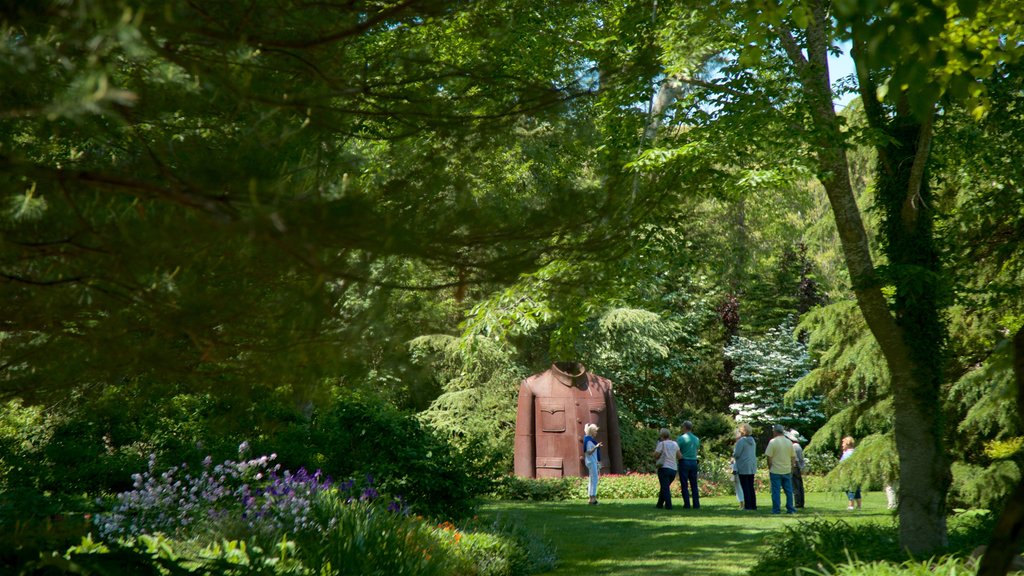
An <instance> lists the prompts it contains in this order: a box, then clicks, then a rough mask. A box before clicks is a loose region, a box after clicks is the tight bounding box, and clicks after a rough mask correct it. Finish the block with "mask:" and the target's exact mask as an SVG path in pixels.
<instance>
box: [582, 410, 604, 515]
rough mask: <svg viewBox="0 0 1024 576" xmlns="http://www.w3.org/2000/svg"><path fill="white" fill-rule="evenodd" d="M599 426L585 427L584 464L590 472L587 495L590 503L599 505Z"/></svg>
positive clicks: (590, 425) (591, 424)
mask: <svg viewBox="0 0 1024 576" xmlns="http://www.w3.org/2000/svg"><path fill="white" fill-rule="evenodd" d="M597 430H598V427H597V424H594V423H590V424H587V425H586V426H584V427H583V432H584V433H585V434H586V436H584V437H583V463H584V464H586V465H587V470H588V471H589V472H590V486H589V487H588V488H587V494H588V495H589V496H590V503H591V504H597V474H598V472H599V471H600V470H601V445H602V444H601V442H598V441H597Z"/></svg>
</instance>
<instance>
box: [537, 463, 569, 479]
mask: <svg viewBox="0 0 1024 576" xmlns="http://www.w3.org/2000/svg"><path fill="white" fill-rule="evenodd" d="M562 475H563V470H562V459H561V458H537V478H561V477H562Z"/></svg>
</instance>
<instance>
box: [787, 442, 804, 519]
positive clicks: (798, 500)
mask: <svg viewBox="0 0 1024 576" xmlns="http://www.w3.org/2000/svg"><path fill="white" fill-rule="evenodd" d="M786 438H787V439H788V440H789V441H790V442H792V443H793V452H794V453H795V454H796V463H795V464H794V465H793V501H794V503H795V504H796V507H797V508H803V507H804V466H806V465H807V461H806V460H804V449H803V448H802V447H801V446H800V441H801V440H803V437H802V436H800V433H799V432H797V431H796V430H790V431H789V432H787V433H786Z"/></svg>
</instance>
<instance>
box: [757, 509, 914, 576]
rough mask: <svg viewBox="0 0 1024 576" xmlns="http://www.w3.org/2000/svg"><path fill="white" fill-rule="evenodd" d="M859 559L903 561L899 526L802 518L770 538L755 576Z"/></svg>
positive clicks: (827, 565)
mask: <svg viewBox="0 0 1024 576" xmlns="http://www.w3.org/2000/svg"><path fill="white" fill-rule="evenodd" d="M849 559H856V560H860V561H864V562H873V561H878V560H891V561H902V560H905V559H906V553H905V552H903V550H902V549H901V547H900V545H899V538H898V537H897V531H896V527H895V526H878V525H875V524H855V525H851V524H849V523H847V522H844V521H843V520H835V521H831V520H826V519H814V520H801V521H800V523H798V524H797V525H796V526H786V527H785V528H784V529H783V530H782V533H781V534H777V535H775V536H774V537H773V538H772V539H770V540H769V543H768V549H767V550H766V551H765V553H764V554H763V555H762V556H761V559H760V560H759V561H758V563H757V564H756V565H755V566H754V567H753V568H751V570H750V574H751V576H767V575H769V574H773V575H777V574H787V573H792V572H794V571H795V570H799V569H800V568H812V569H813V568H817V567H818V566H825V567H833V566H837V565H840V564H843V563H845V562H847V561H848V560H849Z"/></svg>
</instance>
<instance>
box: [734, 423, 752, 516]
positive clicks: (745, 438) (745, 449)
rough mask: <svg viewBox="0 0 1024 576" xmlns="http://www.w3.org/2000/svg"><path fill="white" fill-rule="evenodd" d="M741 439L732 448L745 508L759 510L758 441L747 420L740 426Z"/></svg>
mask: <svg viewBox="0 0 1024 576" xmlns="http://www.w3.org/2000/svg"><path fill="white" fill-rule="evenodd" d="M738 432H739V435H740V437H739V440H736V446H735V447H733V450H732V458H733V460H734V461H735V462H736V475H737V476H739V479H740V487H741V488H742V489H743V498H742V500H743V509H744V510H757V494H756V493H755V492H754V474H755V473H757V442H755V441H754V438H753V434H754V430H753V429H752V428H751V427H750V424H747V423H746V422H744V423H742V424H740V426H739V430H738Z"/></svg>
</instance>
